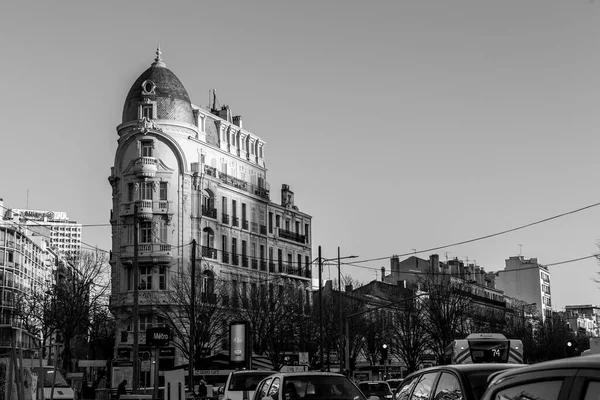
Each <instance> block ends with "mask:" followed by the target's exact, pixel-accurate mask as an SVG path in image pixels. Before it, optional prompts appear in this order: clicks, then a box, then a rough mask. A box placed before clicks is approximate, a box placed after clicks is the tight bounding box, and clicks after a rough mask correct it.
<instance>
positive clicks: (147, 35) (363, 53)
mask: <svg viewBox="0 0 600 400" xmlns="http://www.w3.org/2000/svg"><path fill="white" fill-rule="evenodd" d="M599 7H600V3H599V4H597V2H594V1H591V0H569V1H564V0H496V1H488V0H414V1H412V0H396V1H352V0H347V1H341V0H340V1H333V0H331V1H327V0H323V1H316V0H314V1H313V0H307V1H297V2H281V1H257V2H248V1H225V2H217V1H213V2H204V1H176V0H172V1H169V2H165V1H160V2H158V1H152V0H150V1H102V2H97V1H96V2H92V1H55V2H45V1H37V2H31V1H19V2H9V3H7V4H3V7H2V8H3V9H2V13H0V52H2V56H1V59H2V61H1V62H0V63H1V66H0V72H1V73H0V88H1V91H2V95H0V122H1V126H2V134H1V135H0V155H1V156H0V171H2V178H1V180H0V198H3V199H4V205H5V206H7V207H14V208H30V209H38V210H53V211H64V212H66V213H67V214H68V216H69V217H70V219H72V220H76V221H77V222H79V223H82V224H83V225H84V229H83V242H85V244H86V245H89V246H97V247H98V248H101V249H106V250H108V249H110V247H111V238H110V226H109V217H110V209H111V206H112V202H111V187H110V185H109V183H108V179H107V178H108V176H109V175H110V167H111V166H112V165H113V162H114V155H115V150H116V148H117V132H116V127H117V126H118V125H119V124H120V122H121V113H122V107H123V103H124V101H125V97H126V95H127V92H128V90H129V88H130V87H131V85H132V84H133V82H134V81H135V79H136V78H137V77H138V76H139V75H140V74H141V73H142V72H143V71H144V70H145V69H146V68H148V67H149V66H150V64H151V62H152V61H153V59H154V57H155V51H156V47H157V45H158V44H159V43H160V46H161V50H162V56H163V60H164V62H165V63H166V65H167V67H168V68H169V69H171V71H173V72H174V73H175V74H176V75H177V76H178V77H179V79H180V80H181V81H182V83H183V84H184V86H185V87H186V89H187V91H188V93H189V95H190V97H191V100H192V102H193V103H194V104H196V105H198V106H201V107H206V106H207V105H208V101H209V100H208V98H209V90H211V89H216V91H217V99H218V101H219V103H220V104H227V105H229V106H230V107H231V109H232V112H233V114H234V115H242V117H243V124H244V128H245V129H247V130H249V131H250V132H252V133H254V134H256V135H257V136H259V137H261V138H262V139H263V140H264V141H266V143H267V144H266V151H265V157H266V163H267V167H268V173H267V179H268V181H269V183H270V188H271V193H272V195H271V200H272V201H275V202H279V200H280V195H279V192H280V188H281V185H282V184H288V185H290V187H291V189H292V190H293V191H294V193H295V203H296V205H297V206H298V207H299V208H300V210H301V211H303V212H306V213H308V214H310V215H312V216H313V225H312V239H313V241H312V243H313V249H312V250H313V258H314V257H316V256H317V250H318V246H321V248H322V254H323V257H325V258H335V257H337V249H338V247H339V248H340V251H341V254H342V257H345V256H350V255H356V256H358V258H356V259H353V260H351V261H353V262H355V263H354V264H355V265H343V266H342V274H344V275H351V276H352V277H353V278H354V279H356V280H358V281H360V282H363V283H366V282H369V281H371V280H373V279H380V278H381V272H380V269H381V267H385V268H386V270H387V271H388V272H389V266H390V263H389V257H390V256H392V255H394V254H397V255H401V259H402V258H405V257H406V255H407V254H411V253H414V252H416V254H417V255H418V256H420V257H422V258H425V259H427V258H428V257H429V255H430V254H432V253H436V254H439V255H440V260H441V261H445V260H446V258H455V257H456V258H459V259H461V260H464V261H468V262H475V263H476V264H478V265H480V266H482V267H483V268H484V269H485V270H486V271H498V270H501V269H503V268H504V262H505V259H507V258H509V257H510V256H516V255H522V256H524V257H525V258H537V259H538V261H539V262H540V263H541V264H556V263H560V262H563V261H569V260H573V259H577V258H583V257H588V258H586V259H584V260H581V261H577V262H569V263H564V264H558V265H554V266H549V267H548V268H549V270H550V273H551V279H552V285H551V289H552V299H553V306H554V308H557V309H561V308H563V307H564V306H565V305H568V304H600V298H599V296H600V286H599V285H598V284H597V283H596V282H595V281H594V280H595V279H596V278H600V275H598V273H599V272H600V266H599V263H598V261H597V260H596V259H595V258H594V257H592V256H593V255H594V254H596V253H598V252H599V248H598V243H599V242H600V240H599V239H600V223H599V222H600V206H599V205H597V203H599V202H600V184H599V183H598V182H599V179H598V177H599V175H600V174H599V172H600V171H599V170H600V163H599V162H598V149H599V148H600V135H598V130H599V128H600V87H599V82H600V75H599V74H598V71H599V70H600V8H599ZM592 205H593V206H592ZM587 206H592V207H589V208H586V209H584V210H581V211H578V212H574V213H569V212H571V211H575V210H579V209H581V208H584V207H587ZM565 213H569V214H566V215H564V216H562V217H560V218H555V219H551V220H549V221H546V222H544V223H540V224H536V225H532V226H530V227H527V228H524V229H520V230H516V231H512V232H508V233H506V234H502V235H496V236H492V237H488V238H486V239H483V240H477V241H473V242H470V243H466V244H462V245H457V246H450V247H446V248H442V249H438V250H435V251H424V250H427V249H431V248H435V247H441V246H445V245H450V244H454V243H457V242H463V241H468V240H470V239H475V238H480V237H485V236H488V235H492V234H495V233H499V232H503V231H506V230H511V229H513V228H516V227H520V226H523V225H527V224H529V223H532V222H536V221H540V220H544V219H546V218H550V217H554V216H558V215H561V214H565ZM368 260H372V261H368ZM324 277H325V278H326V279H328V278H330V277H331V278H333V279H335V278H336V277H337V268H336V266H335V264H333V265H326V266H325V268H324Z"/></svg>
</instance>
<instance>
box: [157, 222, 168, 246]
mask: <svg viewBox="0 0 600 400" xmlns="http://www.w3.org/2000/svg"><path fill="white" fill-rule="evenodd" d="M158 239H159V240H160V242H161V243H167V221H165V220H161V221H160V222H159V224H158Z"/></svg>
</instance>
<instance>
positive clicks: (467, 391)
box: [393, 363, 525, 400]
mask: <svg viewBox="0 0 600 400" xmlns="http://www.w3.org/2000/svg"><path fill="white" fill-rule="evenodd" d="M524 366H525V364H505V363H477V364H452V365H437V366H434V367H429V368H425V369H421V370H419V371H416V372H413V373H412V374H410V375H408V376H407V377H406V378H404V381H403V382H402V384H401V385H400V386H399V387H398V389H396V392H395V393H394V398H393V399H394V400H415V399H428V398H431V399H434V400H439V399H462V400H480V399H481V396H482V395H483V393H484V391H485V389H486V387H487V383H488V377H489V376H490V375H491V374H493V373H495V372H497V371H503V370H507V369H521V368H523V367H524Z"/></svg>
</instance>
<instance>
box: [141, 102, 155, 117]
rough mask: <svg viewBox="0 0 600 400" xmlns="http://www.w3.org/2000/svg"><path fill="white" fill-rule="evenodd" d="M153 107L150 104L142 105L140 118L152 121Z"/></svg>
mask: <svg viewBox="0 0 600 400" xmlns="http://www.w3.org/2000/svg"><path fill="white" fill-rule="evenodd" d="M153 108H154V107H153V105H152V104H144V105H142V118H146V119H153V118H154V115H153V112H152V111H153Z"/></svg>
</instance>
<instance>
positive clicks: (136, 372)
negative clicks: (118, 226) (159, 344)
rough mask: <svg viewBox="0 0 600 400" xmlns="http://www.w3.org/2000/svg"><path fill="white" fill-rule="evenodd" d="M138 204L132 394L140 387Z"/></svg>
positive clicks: (135, 210) (135, 220)
mask: <svg viewBox="0 0 600 400" xmlns="http://www.w3.org/2000/svg"><path fill="white" fill-rule="evenodd" d="M138 228H139V227H138V203H135V205H134V206H133V382H131V385H132V389H133V393H134V394H135V393H137V392H138V388H139V387H140V365H139V362H140V360H139V351H140V349H139V343H138V339H139V338H138V336H139V333H140V332H139V331H140V314H139V311H140V310H139V301H140V298H139V296H140V293H139V287H138V285H139V280H140V278H139V273H140V270H139V264H138V263H139V259H138V252H139V238H138V233H139V230H138Z"/></svg>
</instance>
